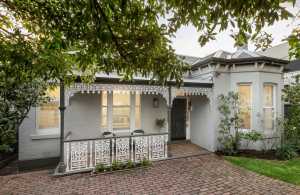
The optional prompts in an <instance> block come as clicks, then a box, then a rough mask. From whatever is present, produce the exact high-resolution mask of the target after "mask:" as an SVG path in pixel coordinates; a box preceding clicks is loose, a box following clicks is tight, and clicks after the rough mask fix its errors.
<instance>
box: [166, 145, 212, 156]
mask: <svg viewBox="0 0 300 195" xmlns="http://www.w3.org/2000/svg"><path fill="white" fill-rule="evenodd" d="M200 154H209V151H207V150H205V149H204V148H201V147H200V146H198V145H196V144H193V143H185V142H178V143H172V144H168V157H169V158H179V157H187V156H195V155H200Z"/></svg>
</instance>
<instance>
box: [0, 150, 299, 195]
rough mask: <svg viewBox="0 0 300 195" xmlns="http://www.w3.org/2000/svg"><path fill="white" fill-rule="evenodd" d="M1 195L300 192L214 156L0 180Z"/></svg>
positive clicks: (297, 189) (283, 183) (28, 174)
mask: <svg viewBox="0 0 300 195" xmlns="http://www.w3.org/2000/svg"><path fill="white" fill-rule="evenodd" d="M0 194H251V195H253V194H300V188H299V187H296V186H294V185H291V184H288V183H285V182H281V181H278V180H274V179H271V178H268V177H265V176H262V175H258V174H255V173H253V172H250V171H247V170H244V169H242V168H239V167H236V166H234V165H231V164H230V163H228V162H226V161H224V160H223V159H222V158H219V157H217V156H215V155H214V154H208V155H201V156H197V157H189V158H180V159H173V160H166V161H159V162H156V163H154V164H153V166H152V167H150V168H147V169H136V170H131V171H128V172H118V173H113V174H106V175H100V174H98V175H94V176H91V175H90V174H89V173H85V174H75V175H71V176H65V177H59V178H55V177H52V176H50V175H49V173H48V171H36V172H30V173H23V174H18V175H9V176H2V177H0Z"/></svg>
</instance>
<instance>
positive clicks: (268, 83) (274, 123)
mask: <svg viewBox="0 0 300 195" xmlns="http://www.w3.org/2000/svg"><path fill="white" fill-rule="evenodd" d="M265 86H272V88H273V94H272V95H273V97H272V100H273V102H272V104H273V105H272V106H271V107H270V106H265V96H264V95H265V93H264V92H265V90H264V87H265ZM276 96H277V84H276V83H270V82H264V83H263V106H262V112H263V124H262V125H263V126H262V128H263V130H264V132H268V131H274V130H276V117H277V108H276V107H277V98H276ZM265 109H272V113H273V118H272V121H273V129H265V112H264V111H265Z"/></svg>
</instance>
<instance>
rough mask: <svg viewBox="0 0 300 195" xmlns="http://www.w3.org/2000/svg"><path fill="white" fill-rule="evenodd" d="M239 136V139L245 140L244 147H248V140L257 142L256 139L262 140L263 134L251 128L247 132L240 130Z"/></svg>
mask: <svg viewBox="0 0 300 195" xmlns="http://www.w3.org/2000/svg"><path fill="white" fill-rule="evenodd" d="M240 137H241V139H243V140H245V141H246V147H247V148H248V146H249V143H250V142H252V143H254V142H257V141H258V140H262V138H263V135H262V133H260V132H258V131H255V130H251V131H248V132H241V133H240Z"/></svg>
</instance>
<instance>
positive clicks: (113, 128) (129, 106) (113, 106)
mask: <svg viewBox="0 0 300 195" xmlns="http://www.w3.org/2000/svg"><path fill="white" fill-rule="evenodd" d="M114 94H115V93H114V92H113V93H112V101H111V102H112V106H111V108H112V120H111V121H112V130H113V132H115V131H125V130H128V129H129V130H130V129H131V114H132V110H131V105H132V101H131V95H132V94H131V93H124V94H125V95H128V97H129V105H114ZM116 94H122V95H123V93H122V92H120V93H116ZM114 108H127V109H128V108H129V123H128V127H125V128H115V127H114Z"/></svg>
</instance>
